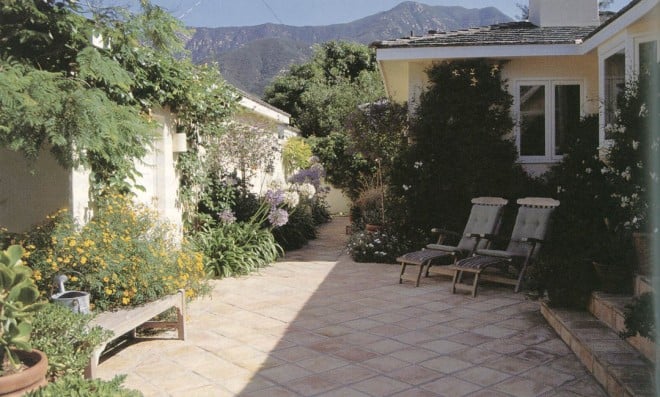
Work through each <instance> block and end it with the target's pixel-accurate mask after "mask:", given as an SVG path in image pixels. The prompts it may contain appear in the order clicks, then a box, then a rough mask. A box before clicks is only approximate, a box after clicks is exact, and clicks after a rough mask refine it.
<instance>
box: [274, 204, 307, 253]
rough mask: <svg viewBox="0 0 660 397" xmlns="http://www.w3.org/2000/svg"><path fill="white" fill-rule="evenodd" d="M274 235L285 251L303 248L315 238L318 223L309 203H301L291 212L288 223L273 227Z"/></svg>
mask: <svg viewBox="0 0 660 397" xmlns="http://www.w3.org/2000/svg"><path fill="white" fill-rule="evenodd" d="M273 236H274V237H275V241H276V242H277V244H279V245H280V246H281V247H282V249H283V250H284V251H290V250H294V249H298V248H301V247H302V246H304V245H305V244H307V242H308V241H309V240H312V239H315V238H316V223H315V221H314V217H313V215H312V211H311V208H310V207H309V205H305V204H301V205H299V206H298V207H297V208H296V210H295V211H293V212H291V213H290V214H289V221H288V222H287V223H286V225H283V226H281V227H278V228H275V229H273Z"/></svg>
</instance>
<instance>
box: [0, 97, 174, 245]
mask: <svg viewBox="0 0 660 397" xmlns="http://www.w3.org/2000/svg"><path fill="white" fill-rule="evenodd" d="M152 117H153V118H154V119H155V120H156V121H157V123H158V127H156V128H157V130H156V138H155V140H154V142H153V145H152V147H151V148H150V149H149V150H148V152H147V154H146V156H145V157H144V158H142V159H140V160H139V161H136V170H137V171H138V173H139V174H138V175H139V177H138V178H137V179H136V181H135V185H138V186H141V187H142V189H134V193H135V195H136V197H135V198H136V201H137V202H140V203H143V204H145V205H147V206H149V207H150V208H153V209H155V210H157V211H158V213H159V215H160V217H161V218H162V219H166V220H168V221H169V222H171V223H172V224H174V225H176V227H177V228H178V229H179V230H180V231H182V230H183V229H182V214H181V209H180V208H179V206H178V205H177V191H178V188H179V175H178V172H177V170H176V165H175V161H176V156H177V153H179V152H183V151H185V150H186V140H185V134H177V133H175V127H174V124H173V120H172V114H171V113H170V112H169V111H167V110H164V109H161V110H155V111H153V112H152ZM182 135H184V136H182ZM0 169H1V170H2V171H1V172H0V179H1V180H2V182H3V185H4V188H3V189H2V192H1V193H0V225H2V226H3V227H5V228H7V230H9V231H10V232H16V233H19V232H24V231H27V230H29V229H30V228H31V227H32V226H33V225H35V224H37V223H39V222H42V221H43V220H44V219H45V218H46V216H47V215H49V214H51V213H54V212H55V211H57V210H58V209H61V208H68V209H69V211H71V214H72V215H73V216H74V218H75V219H76V220H77V221H78V222H86V221H88V220H89V219H90V217H91V215H92V213H91V208H90V202H89V188H90V184H89V181H90V179H89V171H88V170H85V169H66V168H64V167H62V166H61V165H60V164H59V163H58V162H57V161H56V160H55V158H54V157H53V155H52V154H51V153H50V152H49V151H47V150H44V151H42V153H41V154H40V155H39V157H38V159H37V160H36V161H35V162H33V163H28V161H26V160H25V158H24V157H23V155H22V154H20V153H17V152H14V151H11V150H8V149H4V148H2V149H0Z"/></svg>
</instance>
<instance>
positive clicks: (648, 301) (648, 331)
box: [619, 292, 656, 342]
mask: <svg viewBox="0 0 660 397" xmlns="http://www.w3.org/2000/svg"><path fill="white" fill-rule="evenodd" d="M653 307H654V298H653V294H652V293H651V292H646V293H643V294H641V295H640V296H636V297H634V298H633V301H632V302H631V303H629V304H627V305H626V309H625V313H624V315H625V320H624V323H625V326H626V328H625V330H624V331H621V333H619V336H621V337H622V338H629V337H631V336H636V335H638V334H639V335H640V336H643V337H645V338H648V339H650V340H652V341H654V342H655V337H656V332H655V310H654V309H653Z"/></svg>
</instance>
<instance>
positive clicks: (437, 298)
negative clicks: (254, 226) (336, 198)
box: [227, 219, 606, 397]
mask: <svg viewBox="0 0 660 397" xmlns="http://www.w3.org/2000/svg"><path fill="white" fill-rule="evenodd" d="M345 225H346V220H344V219H337V220H335V221H334V222H333V223H332V224H330V225H327V226H325V227H324V228H323V229H322V230H321V235H320V238H319V239H318V240H316V241H313V242H311V243H310V245H309V246H307V247H305V248H304V249H302V250H298V251H295V252H292V253H290V254H287V256H286V258H284V260H283V261H281V262H279V263H278V264H276V265H275V266H274V267H273V268H269V269H268V270H267V272H268V275H267V276H266V277H269V278H271V280H270V281H269V282H268V284H269V285H267V286H262V287H263V288H264V290H262V291H261V296H260V298H259V300H260V301H259V302H251V304H248V305H244V307H243V309H244V310H247V311H249V312H251V313H254V314H255V315H257V316H263V319H262V320H263V321H256V322H254V323H253V326H255V327H257V328H259V327H263V328H264V329H262V330H261V331H260V332H257V335H261V337H263V335H264V334H265V335H273V333H276V332H277V330H279V329H280V328H279V327H277V326H276V325H275V326H274V327H273V328H272V331H273V332H271V333H269V331H268V328H269V327H268V326H267V325H266V323H268V321H266V319H275V320H280V321H284V322H285V323H286V324H287V325H286V327H285V328H284V330H283V332H282V333H281V336H280V339H279V340H278V341H277V343H276V344H275V345H274V346H272V347H270V346H268V344H267V343H266V346H268V347H269V349H268V350H264V349H263V346H259V338H260V337H259V336H256V339H254V340H253V341H252V344H251V347H252V348H254V349H257V350H259V349H261V350H262V352H263V353H267V355H266V356H263V355H259V354H257V356H261V357H262V358H263V359H264V360H263V362H262V363H261V365H260V366H259V368H258V369H257V370H256V373H254V374H253V376H252V377H251V378H250V380H249V382H247V384H246V385H245V387H244V388H243V389H242V390H241V391H240V392H238V394H237V395H239V396H242V397H260V396H269V397H272V396H328V397H329V396H556V395H565V396H574V395H580V396H587V395H588V396H605V395H606V394H605V393H604V392H603V390H602V389H601V388H600V387H599V386H598V384H597V383H596V381H595V380H594V379H593V378H592V377H591V376H590V375H589V374H588V373H587V372H586V371H585V369H584V368H583V367H582V366H581V364H580V363H579V362H578V360H577V358H576V357H575V356H574V355H573V354H572V353H571V352H570V350H569V349H568V347H567V346H566V345H565V344H564V343H563V342H562V341H561V340H559V339H558V338H557V336H556V335H555V334H554V332H553V331H552V329H551V328H550V327H549V326H548V325H547V324H546V323H545V320H544V319H543V317H542V316H541V314H540V312H539V308H538V304H537V303H536V302H530V301H526V300H525V298H524V296H523V295H521V294H514V293H513V292H512V291H511V290H510V289H509V288H500V287H497V286H491V285H487V286H485V287H484V288H482V289H481V293H480V295H479V296H478V297H477V298H476V299H472V298H470V297H468V296H466V295H462V294H459V295H453V294H451V293H450V292H449V285H450V283H449V280H448V279H446V278H433V279H425V280H423V283H422V285H421V286H420V287H419V288H415V287H414V286H413V285H412V283H405V284H403V285H399V284H398V283H397V281H398V267H397V266H394V265H384V264H360V263H354V262H352V261H351V260H350V257H349V256H348V255H347V254H346V253H345V252H344V246H345V241H346V235H345V233H344V231H345ZM271 293H272V295H271ZM263 294H266V295H265V296H264V295H263ZM282 295H284V296H282ZM264 298H265V300H263V299H264ZM296 299H300V300H301V301H299V302H296ZM264 321H265V323H264ZM227 336H229V337H231V335H227ZM248 344H250V342H249V341H248ZM232 360H234V361H236V358H235V357H234V358H232ZM239 361H240V358H239ZM248 361H249V360H248ZM238 365H241V363H240V362H239V363H238ZM243 366H244V367H246V368H249V363H248V365H245V363H244V364H243ZM229 389H230V390H231V388H229Z"/></svg>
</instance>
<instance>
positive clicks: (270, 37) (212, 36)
mask: <svg viewBox="0 0 660 397" xmlns="http://www.w3.org/2000/svg"><path fill="white" fill-rule="evenodd" d="M509 21H511V18H509V17H508V16H507V15H505V14H503V13H502V12H500V11H499V10H498V9H497V8H494V7H487V8H478V9H466V8H463V7H457V6H453V7H446V6H429V5H426V4H422V3H417V2H413V1H406V2H403V3H401V4H399V5H397V6H396V7H394V8H392V9H390V10H388V11H384V12H380V13H377V14H374V15H370V16H367V17H365V18H361V19H358V20H355V21H352V22H348V23H342V24H333V25H325V26H289V25H281V24H272V23H267V24H263V25H256V26H236V27H221V28H203V27H199V28H193V32H194V33H193V34H192V36H191V37H190V39H189V40H188V41H187V44H186V47H187V48H188V50H190V52H191V54H192V60H193V62H194V63H197V64H201V63H208V62H217V63H218V65H219V67H220V71H221V73H222V75H223V77H224V78H225V79H226V80H227V81H228V82H229V83H230V84H232V85H234V86H236V87H238V88H240V89H241V90H243V91H246V92H249V93H252V94H255V95H257V96H261V95H262V94H263V91H264V88H265V87H266V86H267V85H268V84H269V83H270V82H271V81H272V79H273V78H274V77H275V76H276V75H277V74H278V73H282V72H284V71H286V70H288V68H289V67H290V66H291V65H292V64H299V63H304V62H306V61H307V60H308V59H309V58H310V56H311V54H312V45H313V44H315V43H323V42H326V41H330V40H346V41H354V42H358V43H363V44H369V43H372V42H374V41H378V40H385V39H392V38H397V37H403V36H409V35H411V34H412V35H421V34H424V33H426V32H427V31H429V30H437V31H447V30H456V29H464V28H468V27H474V26H485V25H492V24H495V23H502V22H509Z"/></svg>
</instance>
